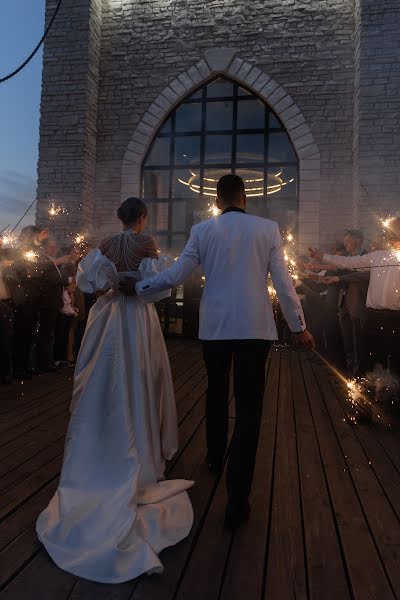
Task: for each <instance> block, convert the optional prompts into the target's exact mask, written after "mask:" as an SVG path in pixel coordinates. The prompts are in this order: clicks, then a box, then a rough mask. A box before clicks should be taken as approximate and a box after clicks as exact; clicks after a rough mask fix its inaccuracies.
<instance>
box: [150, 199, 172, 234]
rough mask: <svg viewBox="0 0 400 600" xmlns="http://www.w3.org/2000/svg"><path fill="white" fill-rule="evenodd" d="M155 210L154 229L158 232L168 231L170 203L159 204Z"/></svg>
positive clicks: (155, 206)
mask: <svg viewBox="0 0 400 600" xmlns="http://www.w3.org/2000/svg"><path fill="white" fill-rule="evenodd" d="M154 209H155V210H154V217H153V228H154V229H155V230H156V231H168V215H169V204H168V202H157V203H156V204H154Z"/></svg>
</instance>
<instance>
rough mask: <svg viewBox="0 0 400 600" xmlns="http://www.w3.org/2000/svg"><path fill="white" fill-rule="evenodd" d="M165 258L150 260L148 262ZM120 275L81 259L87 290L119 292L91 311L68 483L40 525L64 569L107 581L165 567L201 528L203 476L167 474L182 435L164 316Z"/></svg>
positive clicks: (97, 256) (95, 259) (101, 259)
mask: <svg viewBox="0 0 400 600" xmlns="http://www.w3.org/2000/svg"><path fill="white" fill-rule="evenodd" d="M121 235H123V234H121ZM155 263H157V261H154V260H153V261H152V259H150V258H147V259H145V260H144V261H143V262H142V264H141V267H140V268H141V270H146V271H148V270H150V269H152V268H153V269H154V265H155ZM119 276H120V274H118V273H117V269H116V267H115V264H114V263H113V262H111V261H110V260H108V259H107V258H106V257H105V256H103V255H102V253H101V252H100V251H99V250H94V251H92V252H91V253H90V254H89V255H88V256H87V257H86V258H85V259H84V260H83V261H82V262H81V264H80V269H79V274H78V285H79V286H80V287H81V288H82V289H83V290H84V291H93V290H94V289H97V290H98V289H104V288H106V287H109V286H110V285H111V286H112V288H114V289H111V290H110V291H109V292H108V293H107V294H106V295H104V296H101V297H100V298H99V299H98V300H97V302H96V304H95V305H94V307H93V308H92V310H91V312H90V316H89V320H88V325H87V329H86V333H85V336H84V340H83V343H82V348H81V351H80V354H79V357H78V361H77V365H76V372H75V382H74V393H73V401H72V406H71V409H72V416H71V421H70V424H69V427H68V432H67V436H66V445H65V456H64V463H63V467H62V471H61V476H60V482H59V486H58V489H57V491H56V493H55V495H54V497H53V498H52V500H51V501H50V503H49V505H48V507H47V508H46V509H45V510H44V511H43V512H42V513H41V515H40V516H39V519H38V521H37V533H38V536H39V539H40V540H41V541H42V543H43V544H44V546H45V548H46V550H47V551H48V553H49V554H50V556H51V557H52V559H53V560H54V562H55V563H56V564H57V565H58V566H59V567H61V568H62V569H64V570H66V571H68V572H70V573H73V574H74V575H77V576H80V577H83V578H86V579H90V580H94V581H98V582H103V583H120V582H123V581H127V580H130V579H133V578H135V577H137V576H139V575H141V574H143V573H153V572H161V571H162V564H161V562H160V560H159V558H158V554H159V553H160V551H161V550H163V549H164V548H165V547H167V546H171V545H174V544H176V543H177V542H179V541H180V540H182V539H183V538H185V537H186V536H187V535H188V533H189V532H190V529H191V527H192V524H193V511H192V507H191V504H190V500H189V497H188V495H187V492H186V490H187V489H188V488H190V487H191V486H192V484H193V482H190V481H184V480H175V481H168V480H164V471H165V461H166V460H169V459H171V458H172V457H173V456H174V454H175V453H176V451H177V449H178V431H177V417H176V408H175V400H174V393H173V384H172V378H171V373H170V366H169V360H168V355H167V351H166V347H165V344H164V340H163V337H162V333H161V328H160V324H159V321H158V316H157V312H156V310H155V308H154V305H153V304H145V303H144V302H143V301H141V300H139V299H138V298H136V297H125V296H122V295H121V294H119V293H118V291H116V290H117V284H118V278H119Z"/></svg>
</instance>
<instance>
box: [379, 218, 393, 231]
mask: <svg viewBox="0 0 400 600" xmlns="http://www.w3.org/2000/svg"><path fill="white" fill-rule="evenodd" d="M394 220H395V217H390V216H389V217H385V218H382V219H381V224H382V227H383V228H384V229H389V228H390V225H391V224H392V223H393V221H394Z"/></svg>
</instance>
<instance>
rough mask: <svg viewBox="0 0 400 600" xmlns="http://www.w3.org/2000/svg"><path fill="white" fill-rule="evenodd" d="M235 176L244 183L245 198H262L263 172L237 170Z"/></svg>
mask: <svg viewBox="0 0 400 600" xmlns="http://www.w3.org/2000/svg"><path fill="white" fill-rule="evenodd" d="M236 174H237V175H239V177H241V178H242V179H243V181H244V185H245V189H246V195H247V198H248V199H250V198H264V192H265V190H264V170H263V169H237V170H236Z"/></svg>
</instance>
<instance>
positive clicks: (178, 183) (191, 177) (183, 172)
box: [172, 169, 200, 198]
mask: <svg viewBox="0 0 400 600" xmlns="http://www.w3.org/2000/svg"><path fill="white" fill-rule="evenodd" d="M199 191H200V177H199V170H198V169H175V171H174V179H173V183H172V196H173V198H191V197H192V198H196V197H197V196H198V194H199Z"/></svg>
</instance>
